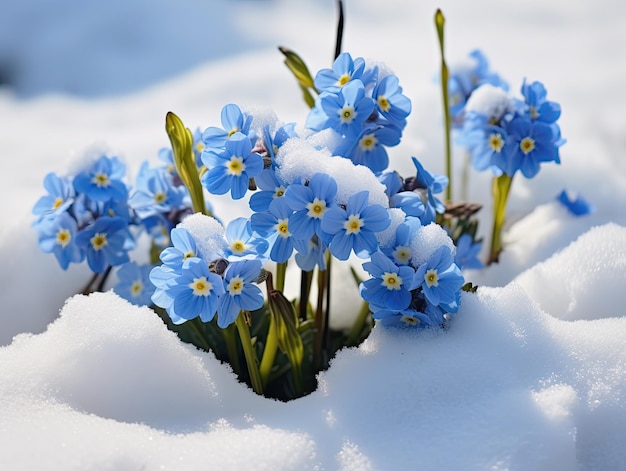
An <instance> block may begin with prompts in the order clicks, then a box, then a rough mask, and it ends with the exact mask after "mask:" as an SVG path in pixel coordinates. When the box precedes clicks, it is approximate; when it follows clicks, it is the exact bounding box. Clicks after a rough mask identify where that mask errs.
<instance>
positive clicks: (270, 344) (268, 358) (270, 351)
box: [259, 273, 278, 388]
mask: <svg viewBox="0 0 626 471" xmlns="http://www.w3.org/2000/svg"><path fill="white" fill-rule="evenodd" d="M265 287H266V291H267V294H268V299H269V296H270V295H271V293H272V291H274V284H273V281H272V274H271V273H268V276H267V278H266V280H265ZM268 312H269V321H270V325H269V329H268V331H267V337H266V338H265V348H264V349H263V357H262V358H261V365H260V366H259V373H260V375H261V384H263V388H265V387H266V386H267V382H268V381H269V377H270V373H271V372H272V367H273V366H274V359H275V358H276V351H277V350H278V326H277V324H276V319H275V316H274V313H273V312H272V305H271V304H269V306H268Z"/></svg>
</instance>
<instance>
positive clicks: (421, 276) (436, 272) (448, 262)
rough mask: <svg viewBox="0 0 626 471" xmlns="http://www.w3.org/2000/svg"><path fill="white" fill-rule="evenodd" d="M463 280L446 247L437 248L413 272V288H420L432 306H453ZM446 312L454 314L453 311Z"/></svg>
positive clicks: (447, 307)
mask: <svg viewBox="0 0 626 471" xmlns="http://www.w3.org/2000/svg"><path fill="white" fill-rule="evenodd" d="M463 283H464V279H463V275H462V274H461V270H460V269H459V267H458V266H456V265H455V263H454V259H453V257H452V252H451V251H450V249H449V248H448V247H445V246H442V247H439V248H438V249H437V250H436V251H435V252H434V253H433V254H432V255H431V256H430V258H429V259H428V261H427V262H426V263H424V264H422V265H421V266H420V267H419V268H418V269H417V270H416V271H415V278H414V281H413V286H421V288H422V290H423V292H424V296H425V297H426V300H427V301H428V302H429V303H430V304H432V305H434V306H440V305H441V306H446V309H449V308H450V307H452V306H455V305H456V303H457V298H458V296H459V290H460V289H461V286H463ZM448 312H455V309H453V310H449V311H448Z"/></svg>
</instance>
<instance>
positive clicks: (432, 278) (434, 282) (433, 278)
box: [424, 268, 439, 288]
mask: <svg viewBox="0 0 626 471" xmlns="http://www.w3.org/2000/svg"><path fill="white" fill-rule="evenodd" d="M424 281H426V286H428V287H429V288H430V287H432V286H439V275H438V274H437V270H435V269H433V268H431V269H430V270H428V271H427V272H426V274H425V275H424Z"/></svg>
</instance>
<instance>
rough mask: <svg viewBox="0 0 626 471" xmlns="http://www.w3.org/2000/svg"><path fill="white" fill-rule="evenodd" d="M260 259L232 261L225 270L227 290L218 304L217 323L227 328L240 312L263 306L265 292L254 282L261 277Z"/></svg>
mask: <svg viewBox="0 0 626 471" xmlns="http://www.w3.org/2000/svg"><path fill="white" fill-rule="evenodd" d="M260 272H261V262H260V261H259V260H242V261H240V262H232V263H231V264H229V265H228V268H226V271H225V272H224V287H225V292H224V294H222V295H221V296H220V298H219V302H218V306H217V325H218V326H220V327H221V328H226V327H228V326H229V325H230V324H232V323H233V322H235V320H236V319H237V316H238V315H239V312H240V311H241V310H242V309H244V310H246V311H254V310H256V309H260V308H261V307H262V306H263V302H264V298H263V293H262V292H261V290H260V289H259V287H258V286H256V285H255V284H253V282H254V281H255V280H256V279H257V278H258V277H259V274H260Z"/></svg>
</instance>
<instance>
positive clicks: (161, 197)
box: [154, 191, 167, 204]
mask: <svg viewBox="0 0 626 471" xmlns="http://www.w3.org/2000/svg"><path fill="white" fill-rule="evenodd" d="M166 199H167V196H166V195H165V193H163V192H162V191H159V192H158V193H156V194H155V195H154V202H155V203H156V204H161V203H164V202H165V200H166Z"/></svg>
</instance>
